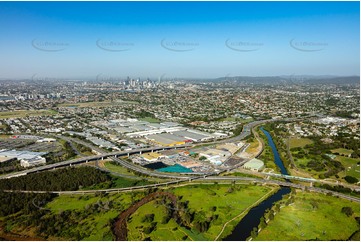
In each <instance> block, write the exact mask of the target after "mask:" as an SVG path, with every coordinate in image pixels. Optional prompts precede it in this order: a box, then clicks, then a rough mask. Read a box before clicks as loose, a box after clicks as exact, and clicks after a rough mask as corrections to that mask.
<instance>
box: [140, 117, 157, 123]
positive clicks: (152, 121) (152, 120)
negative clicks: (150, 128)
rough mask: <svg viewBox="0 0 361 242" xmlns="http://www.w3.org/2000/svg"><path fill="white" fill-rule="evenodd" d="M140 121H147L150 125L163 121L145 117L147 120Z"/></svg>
mask: <svg viewBox="0 0 361 242" xmlns="http://www.w3.org/2000/svg"><path fill="white" fill-rule="evenodd" d="M139 120H140V121H146V122H149V123H159V122H160V121H161V120H160V119H157V118H152V117H145V118H139Z"/></svg>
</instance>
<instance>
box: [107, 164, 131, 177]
mask: <svg viewBox="0 0 361 242" xmlns="http://www.w3.org/2000/svg"><path fill="white" fill-rule="evenodd" d="M104 166H105V168H106V169H107V170H109V171H113V172H117V173H120V174H125V175H130V176H132V175H134V174H133V172H131V171H128V169H127V168H125V167H123V166H120V165H115V164H112V163H111V162H105V163H104Z"/></svg>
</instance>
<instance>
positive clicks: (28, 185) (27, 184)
mask: <svg viewBox="0 0 361 242" xmlns="http://www.w3.org/2000/svg"><path fill="white" fill-rule="evenodd" d="M110 180H111V177H110V176H109V175H108V174H107V173H105V172H102V171H100V170H97V169H94V168H92V167H87V166H83V167H78V168H64V169H58V170H54V171H46V172H41V173H34V174H28V175H26V176H20V177H14V178H10V179H5V180H2V181H1V183H0V189H2V190H32V191H66V190H78V189H79V188H80V187H84V186H91V185H94V184H97V183H101V182H106V181H110Z"/></svg>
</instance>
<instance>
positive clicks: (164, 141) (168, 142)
mask: <svg viewBox="0 0 361 242" xmlns="http://www.w3.org/2000/svg"><path fill="white" fill-rule="evenodd" d="M147 139H149V140H151V141H152V142H154V143H156V144H158V145H160V146H176V145H184V144H185V143H186V140H184V139H182V138H181V137H179V136H175V135H172V134H167V133H162V134H153V135H149V136H147Z"/></svg>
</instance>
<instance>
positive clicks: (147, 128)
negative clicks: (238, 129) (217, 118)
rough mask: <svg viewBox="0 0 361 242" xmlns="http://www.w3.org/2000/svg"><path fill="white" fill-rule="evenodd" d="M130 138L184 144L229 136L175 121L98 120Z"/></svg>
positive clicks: (155, 143) (172, 144) (168, 144)
mask: <svg viewBox="0 0 361 242" xmlns="http://www.w3.org/2000/svg"><path fill="white" fill-rule="evenodd" d="M96 125H101V126H104V127H107V128H108V129H112V130H114V131H116V132H118V133H120V134H122V135H125V136H126V137H128V138H135V139H141V138H145V140H146V141H147V142H148V143H151V144H153V145H158V146H175V145H183V144H186V143H189V142H204V141H209V140H213V139H220V138H225V137H227V134H222V133H214V134H209V133H206V132H202V131H199V130H195V129H189V128H186V127H183V126H182V125H181V124H179V123H175V122H161V123H150V122H147V121H139V120H138V119H132V118H128V119H126V120H123V119H116V120H110V121H100V122H96Z"/></svg>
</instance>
